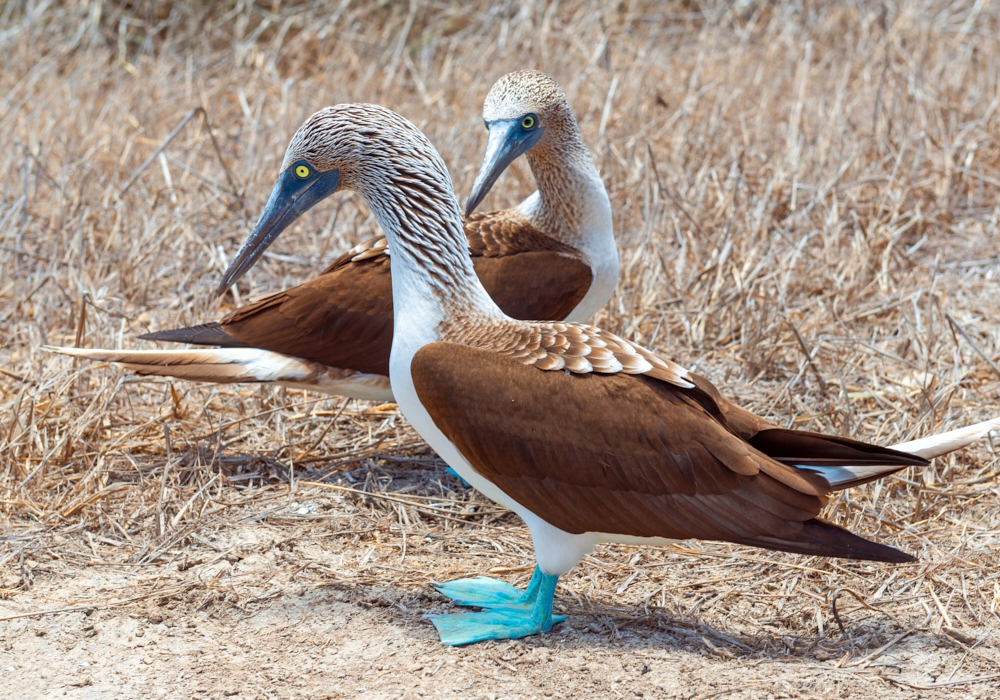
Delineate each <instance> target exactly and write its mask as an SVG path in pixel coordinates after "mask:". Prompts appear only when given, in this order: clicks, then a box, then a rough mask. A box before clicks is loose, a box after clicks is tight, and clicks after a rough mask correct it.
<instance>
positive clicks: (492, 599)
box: [434, 566, 542, 608]
mask: <svg viewBox="0 0 1000 700" xmlns="http://www.w3.org/2000/svg"><path fill="white" fill-rule="evenodd" d="M541 579H542V572H541V571H540V570H539V569H538V567H537V566H536V567H535V573H534V574H532V576H531V583H529V584H528V588H527V589H525V590H523V591H522V590H521V589H520V588H517V587H516V586H512V585H510V584H509V583H507V582H506V581H499V580H497V579H495V578H487V577H486V576H477V577H476V578H460V579H458V580H455V581H448V582H447V583H435V584H434V587H435V588H436V589H437V590H438V593H440V594H441V595H444V596H447V597H449V598H451V599H452V601H453V602H454V603H455V604H456V605H464V606H466V607H476V608H491V607H494V606H497V605H512V604H520V603H527V602H529V601H530V600H532V599H533V598H534V597H535V595H536V593H537V591H538V585H539V583H541Z"/></svg>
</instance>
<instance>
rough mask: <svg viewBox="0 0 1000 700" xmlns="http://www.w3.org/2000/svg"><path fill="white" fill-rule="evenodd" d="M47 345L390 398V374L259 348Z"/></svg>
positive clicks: (142, 363) (150, 370)
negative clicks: (339, 365) (377, 373)
mask: <svg viewBox="0 0 1000 700" xmlns="http://www.w3.org/2000/svg"><path fill="white" fill-rule="evenodd" d="M45 349H46V350H49V351H51V352H58V353H61V354H63V355H71V356H73V357H82V358H84V359H87V360H94V361H97V362H114V363H117V364H120V365H121V366H122V367H123V368H124V369H127V370H129V371H132V372H135V373H136V374H141V375H145V376H157V377H174V378H176V379H184V380H188V381H194V382H211V383H215V384H233V383H240V382H274V383H278V384H282V385H284V386H291V387H295V388H299V389H308V390H312V391H319V392H322V393H327V394H336V395H341V396H344V395H347V396H351V397H352V398H359V399H370V400H376V401H384V400H390V399H391V397H392V393H391V390H390V389H389V378H388V377H383V376H381V375H374V374H365V373H362V372H354V371H351V370H341V369H336V368H333V367H328V366H326V365H322V364H320V363H318V362H310V361H309V360H302V359H299V358H295V357H289V356H288V355H282V354H280V353H277V352H271V351H270V350H260V349H258V348H195V349H190V350H102V349H85V348H66V347H51V346H46V347H45ZM387 397H388V399H387Z"/></svg>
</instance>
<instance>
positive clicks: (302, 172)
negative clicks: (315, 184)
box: [295, 165, 309, 179]
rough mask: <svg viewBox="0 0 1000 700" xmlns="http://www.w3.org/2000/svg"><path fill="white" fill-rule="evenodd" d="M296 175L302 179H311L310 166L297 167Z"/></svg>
mask: <svg viewBox="0 0 1000 700" xmlns="http://www.w3.org/2000/svg"><path fill="white" fill-rule="evenodd" d="M295 174H296V175H298V176H299V177H301V178H303V179H304V178H307V177H309V166H308V165H296V166H295Z"/></svg>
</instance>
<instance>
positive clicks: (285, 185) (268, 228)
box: [218, 167, 340, 296]
mask: <svg viewBox="0 0 1000 700" xmlns="http://www.w3.org/2000/svg"><path fill="white" fill-rule="evenodd" d="M339 184H340V171H339V170H330V171H328V172H325V173H321V174H319V175H317V176H316V177H314V178H312V179H311V180H308V181H302V180H300V179H298V178H297V177H296V176H295V173H294V167H293V168H289V169H288V170H286V171H285V172H283V173H282V174H281V175H280V176H279V177H278V181H277V182H276V183H274V189H273V190H271V197H270V198H269V199H268V200H267V205H266V206H265V207H264V213H263V214H261V215H260V219H259V220H258V221H257V225H256V226H254V227H253V231H251V232H250V235H249V236H248V237H247V240H246V242H245V243H244V244H243V247H242V248H240V250H239V252H238V253H236V257H234V258H233V261H232V262H231V263H229V268H228V269H227V270H226V273H225V275H223V277H222V282H221V283H220V284H219V289H218V295H219V296H222V295H223V294H225V293H226V290H227V289H229V288H230V287H232V286H233V285H234V284H236V281H237V280H239V279H240V277H242V276H243V275H245V274H246V273H247V272H248V271H249V270H250V268H251V267H253V266H254V263H256V262H257V260H258V259H259V258H260V256H261V255H263V254H264V251H265V250H267V247H268V246H269V245H271V244H272V243H274V241H275V239H276V238H277V237H278V236H279V235H281V232H282V231H284V230H285V229H286V228H288V227H289V226H290V225H291V224H292V222H293V221H295V220H296V219H297V218H299V217H300V216H302V214H304V213H305V212H306V211H308V210H309V208H310V207H312V206H313V205H314V204H316V203H317V202H319V201H320V200H321V199H323V198H325V197H326V196H327V195H329V194H331V193H333V192H335V191H336V190H337V186H338V185H339Z"/></svg>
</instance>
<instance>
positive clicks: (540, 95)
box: [483, 70, 569, 125]
mask: <svg viewBox="0 0 1000 700" xmlns="http://www.w3.org/2000/svg"><path fill="white" fill-rule="evenodd" d="M568 110H569V101H568V100H567V99H566V93H564V92H563V91H562V88H561V87H559V84H558V83H556V81H554V80H553V79H552V78H550V77H549V76H547V75H545V74H544V73H540V72H538V71H536V70H519V71H516V72H514V73H508V74H507V75H505V76H503V77H502V78H500V80H498V81H496V83H495V84H494V85H493V87H492V88H490V92H489V94H488V95H486V101H485V102H484V103H483V119H484V120H486V123H487V124H489V123H490V122H494V121H502V120H511V119H516V120H518V121H520V120H522V119H523V118H524V117H526V116H529V115H534V116H535V117H537V118H538V120H539V122H541V123H542V124H543V125H544V124H545V123H546V122H548V121H549V120H550V119H552V118H562V117H563V113H564V112H566V111H568Z"/></svg>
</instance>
